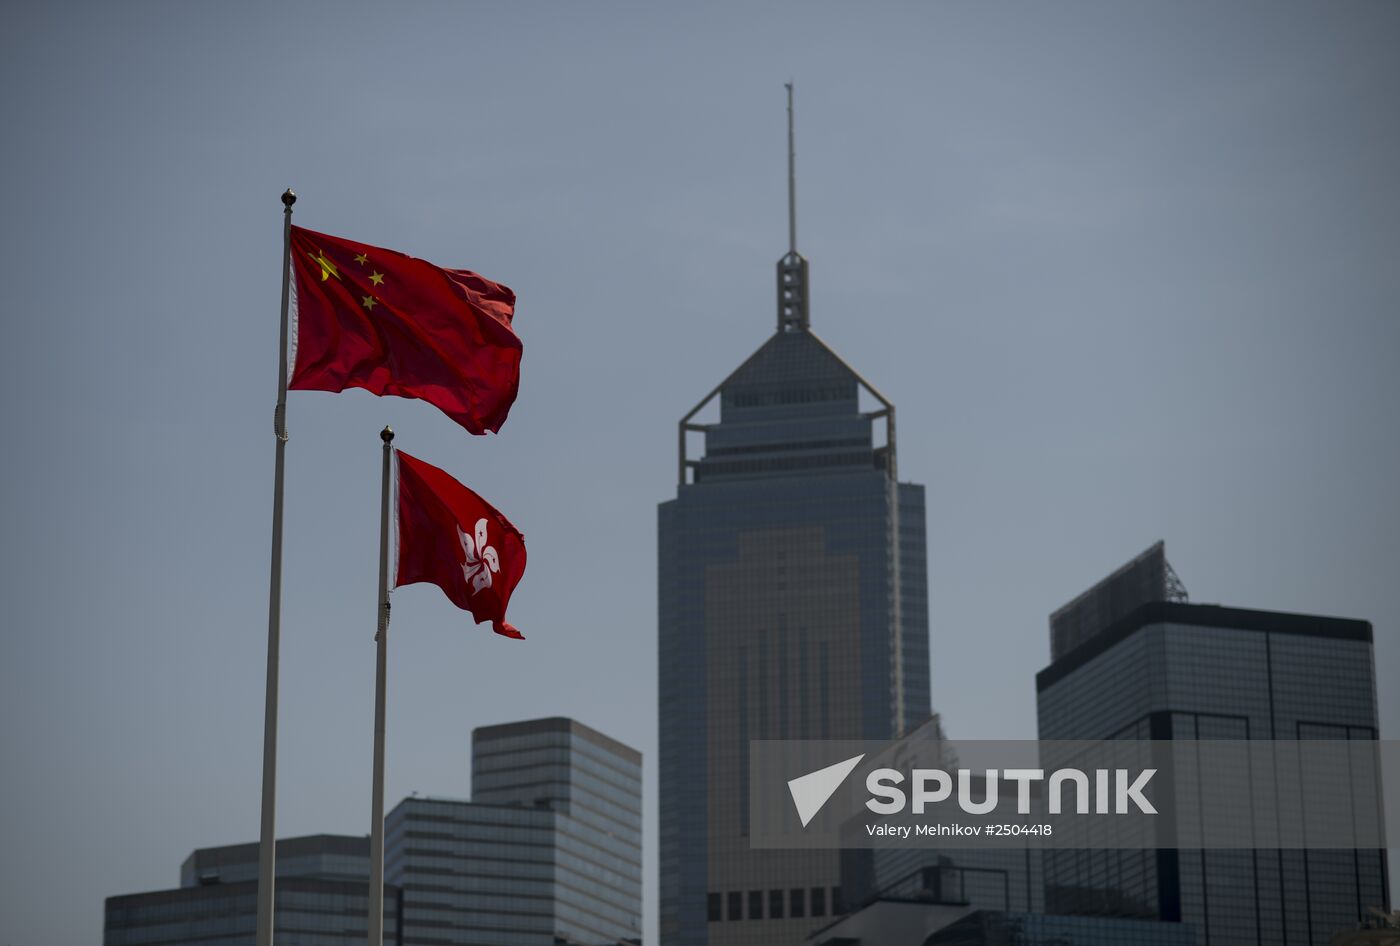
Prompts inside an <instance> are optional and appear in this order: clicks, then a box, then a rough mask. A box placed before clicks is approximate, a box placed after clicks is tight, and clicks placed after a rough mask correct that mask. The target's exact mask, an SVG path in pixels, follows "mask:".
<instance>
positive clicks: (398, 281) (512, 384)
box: [287, 227, 520, 434]
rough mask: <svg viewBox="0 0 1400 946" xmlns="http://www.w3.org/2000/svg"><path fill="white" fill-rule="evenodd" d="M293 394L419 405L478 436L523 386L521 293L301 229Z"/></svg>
mask: <svg viewBox="0 0 1400 946" xmlns="http://www.w3.org/2000/svg"><path fill="white" fill-rule="evenodd" d="M292 271H293V273H294V276H295V278H294V279H293V280H292V283H293V286H294V289H295V292H294V294H293V297H292V300H293V304H292V306H291V308H290V313H291V319H292V322H291V325H290V326H289V335H288V339H289V345H288V352H287V361H288V366H287V367H288V375H289V377H290V378H291V381H290V383H289V384H288V385H287V386H288V388H290V389H292V390H295V391H344V390H345V389H346V388H364V389H365V390H366V391H369V392H370V393H371V394H379V395H384V394H393V395H397V396H398V397H412V398H420V399H422V400H424V401H427V402H428V403H429V404H432V405H433V406H434V407H436V408H438V409H439V410H441V411H442V412H443V413H444V414H446V415H447V416H448V417H450V418H452V419H453V420H455V421H456V422H457V423H459V424H461V425H462V426H463V427H465V428H466V429H467V430H469V431H470V432H471V433H474V434H483V433H485V432H486V431H488V430H489V431H492V432H495V431H498V430H500V428H501V425H502V424H503V423H505V420H506V415H507V414H508V413H509V412H510V406H511V404H513V403H514V402H515V395H516V392H517V390H518V389H519V387H520V339H519V338H517V337H516V335H515V332H514V330H512V328H511V324H510V323H511V318H512V317H513V316H514V314H515V293H514V292H512V291H511V290H510V289H509V288H507V287H506V286H503V285H501V284H500V283H496V282H492V281H491V280H489V279H487V278H485V277H484V276H479V275H477V274H476V273H473V272H469V271H468V270H465V269H442V268H441V267H438V266H434V265H433V264H432V263H428V262H425V261H424V260H421V259H416V258H414V257H412V256H407V255H405V254H403V253H399V252H397V251H395V250H386V249H382V248H380V247H377V246H370V245H368V244H366V243H356V242H354V241H353V240H344V239H341V238H340V237H334V236H329V235H327V234H324V233H316V232H315V231H313V230H303V229H302V228H301V227H292Z"/></svg>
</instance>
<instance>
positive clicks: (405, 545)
mask: <svg viewBox="0 0 1400 946" xmlns="http://www.w3.org/2000/svg"><path fill="white" fill-rule="evenodd" d="M395 452H396V454H397V458H398V480H399V499H398V507H397V508H398V563H397V564H396V565H395V566H394V587H395V588H400V587H402V586H404V585H411V584H414V583H415V582H420V581H426V582H430V583H431V584H434V585H437V586H438V587H439V588H441V589H442V593H443V594H445V595H447V597H448V599H449V600H450V601H451V602H452V603H453V604H455V605H456V606H457V607H459V608H462V609H463V610H466V611H470V612H471V613H472V617H474V618H476V621H477V623H478V624H480V623H481V622H483V621H490V622H491V629H492V630H494V631H495V632H496V633H497V634H502V635H504V636H506V637H514V638H516V639H517V640H524V639H525V635H523V634H521V633H520V632H519V631H518V630H516V629H515V628H514V627H513V626H512V625H510V624H508V623H507V622H506V605H508V604H510V596H511V592H513V591H515V586H516V584H518V583H519V581H520V576H521V575H523V574H525V536H523V535H521V534H520V530H519V529H517V528H516V527H515V526H513V525H511V523H510V520H509V519H507V518H506V517H505V516H503V515H501V514H500V513H499V512H498V511H497V510H496V508H495V507H494V506H492V505H491V504H490V503H488V502H487V501H486V500H484V499H482V498H481V497H480V496H478V495H477V494H476V493H474V492H472V491H471V490H469V489H467V488H466V487H465V486H463V485H462V484H461V483H459V482H457V480H455V479H453V478H452V476H451V475H450V474H448V473H446V472H444V471H443V470H440V469H438V468H437V467H435V466H433V465H432V464H431V463H424V462H423V461H422V460H419V459H417V458H416V457H411V456H409V455H408V454H406V453H404V452H403V451H401V450H400V451H395Z"/></svg>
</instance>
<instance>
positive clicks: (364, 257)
mask: <svg viewBox="0 0 1400 946" xmlns="http://www.w3.org/2000/svg"><path fill="white" fill-rule="evenodd" d="M368 259H369V254H368V253H357V254H356V255H355V262H357V263H359V264H360V265H361V266H363V265H365V261H366V260H368Z"/></svg>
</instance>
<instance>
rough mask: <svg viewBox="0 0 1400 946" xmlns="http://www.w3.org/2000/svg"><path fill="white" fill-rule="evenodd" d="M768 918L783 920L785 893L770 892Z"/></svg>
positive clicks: (778, 891)
mask: <svg viewBox="0 0 1400 946" xmlns="http://www.w3.org/2000/svg"><path fill="white" fill-rule="evenodd" d="M768 918H769V919H771V920H781V919H782V918H783V892H782V891H781V890H770V891H768Z"/></svg>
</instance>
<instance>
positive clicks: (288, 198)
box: [282, 187, 297, 210]
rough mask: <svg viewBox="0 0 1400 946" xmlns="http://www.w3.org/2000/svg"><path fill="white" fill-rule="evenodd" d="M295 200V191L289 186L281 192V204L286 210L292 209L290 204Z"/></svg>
mask: <svg viewBox="0 0 1400 946" xmlns="http://www.w3.org/2000/svg"><path fill="white" fill-rule="evenodd" d="M296 202H297V193H296V191H294V190H292V189H291V188H290V187H289V188H287V189H286V190H285V191H283V192H282V206H283V207H286V208H287V209H288V210H291V209H292V204H295V203H296Z"/></svg>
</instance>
